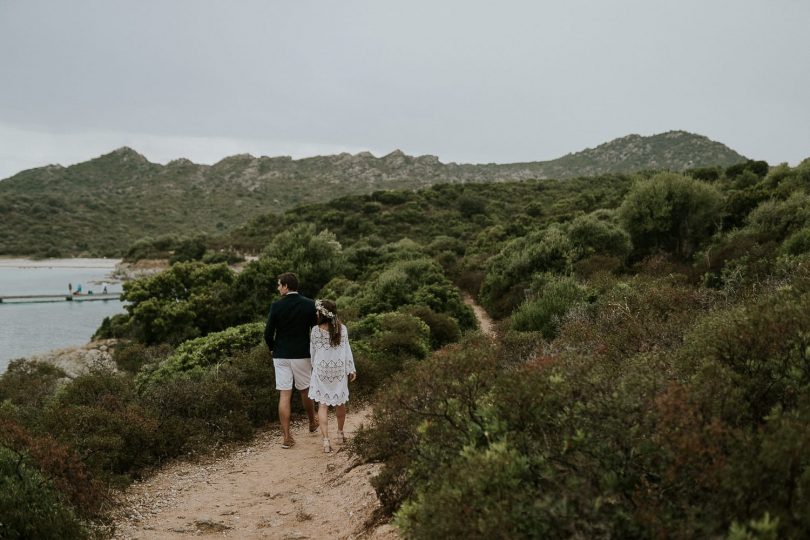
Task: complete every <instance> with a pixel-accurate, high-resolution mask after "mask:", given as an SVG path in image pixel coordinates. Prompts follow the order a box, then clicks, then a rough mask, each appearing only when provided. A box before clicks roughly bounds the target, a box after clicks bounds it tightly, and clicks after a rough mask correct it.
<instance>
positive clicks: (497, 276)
mask: <svg viewBox="0 0 810 540" xmlns="http://www.w3.org/2000/svg"><path fill="white" fill-rule="evenodd" d="M572 256H573V245H572V244H571V240H570V239H569V238H568V235H566V234H565V232H563V231H562V229H560V228H559V227H556V226H551V227H549V228H548V229H545V230H542V231H534V232H531V233H529V234H528V235H526V236H524V237H522V238H517V239H515V240H512V241H510V242H508V243H507V244H506V245H505V246H504V248H503V249H502V250H501V252H500V253H499V254H498V255H496V256H494V257H492V258H491V259H490V260H489V261H488V263H487V268H486V275H485V276H484V281H483V283H482V284H481V290H480V293H479V299H480V301H481V303H482V305H483V306H484V307H485V308H486V309H487V311H489V312H490V313H491V314H492V315H493V316H495V317H505V316H506V315H508V314H509V313H510V312H511V311H512V309H514V308H515V307H516V306H517V305H518V304H519V303H520V302H521V301H522V300H523V297H524V290H525V289H526V288H527V287H528V285H529V283H530V281H531V279H532V276H533V275H534V274H538V273H543V272H554V273H567V272H568V270H569V269H570V267H571V260H572Z"/></svg>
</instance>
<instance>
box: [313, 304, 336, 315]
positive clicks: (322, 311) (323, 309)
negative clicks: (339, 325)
mask: <svg viewBox="0 0 810 540" xmlns="http://www.w3.org/2000/svg"><path fill="white" fill-rule="evenodd" d="M315 311H317V312H318V313H320V314H321V315H323V316H324V317H326V318H329V319H334V318H335V314H334V313H332V312H331V311H329V310H328V309H326V307H324V305H323V302H321V301H320V300H315Z"/></svg>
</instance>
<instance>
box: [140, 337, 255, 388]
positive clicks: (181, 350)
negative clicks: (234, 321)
mask: <svg viewBox="0 0 810 540" xmlns="http://www.w3.org/2000/svg"><path fill="white" fill-rule="evenodd" d="M263 335H264V323H249V324H243V325H241V326H233V327H231V328H228V329H227V330H223V331H222V332H214V333H212V334H208V335H207V336H204V337H200V338H196V339H192V340H189V341H186V342H185V343H183V344H182V345H180V346H179V347H178V348H177V350H176V351H174V353H172V354H171V356H169V357H168V358H166V360H164V361H162V362H160V364H158V365H147V366H145V369H144V370H143V371H142V372H141V373H140V374H139V375H138V377H137V379H136V382H137V384H138V387H139V388H141V389H143V388H145V387H147V386H154V385H157V384H162V383H164V382H166V381H167V380H170V379H173V378H176V377H178V376H183V375H185V376H188V375H192V374H195V373H201V372H204V371H208V370H210V369H211V368H213V367H217V366H218V364H221V363H223V362H227V361H229V360H230V358H231V357H232V356H233V355H234V354H236V353H238V352H242V351H247V350H250V349H252V348H254V347H255V346H256V345H258V344H260V343H261V342H262V337H263Z"/></svg>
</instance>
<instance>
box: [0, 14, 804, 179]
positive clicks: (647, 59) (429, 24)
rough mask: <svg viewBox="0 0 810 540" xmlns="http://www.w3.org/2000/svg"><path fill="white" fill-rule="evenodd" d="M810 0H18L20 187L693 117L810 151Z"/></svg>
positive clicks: (736, 135) (763, 143) (493, 147)
mask: <svg viewBox="0 0 810 540" xmlns="http://www.w3.org/2000/svg"><path fill="white" fill-rule="evenodd" d="M808 28H810V2H808V1H807V0H679V1H674V0H587V1H586V0H565V1H563V0H556V1H544V0H536V1H529V0H526V1H512V0H499V1H497V2H493V1H471V0H464V1H461V0H458V1H457V0H452V1H445V0H432V1H422V0H408V1H385V0H362V1H360V0H358V1H353V0H343V1H326V0H324V1H317V2H316V1H306V0H289V1H271V0H263V1H259V0H255V1H249V0H229V1H205V0H160V1H151V0H137V1H136V0H131V1H115V0H99V1H85V0H71V1H69V2H66V1H63V0H52V1H45V0H0V74H2V79H1V82H0V178H5V177H7V176H10V175H12V174H14V173H16V172H18V171H20V170H22V169H26V168H31V167H37V166H42V165H46V164H49V163H61V164H63V165H68V164H72V163H76V162H80V161H85V160H87V159H90V158H93V157H95V156H98V155H101V154H103V153H106V152H109V151H111V150H113V149H115V148H117V147H120V146H124V145H126V146H131V147H133V148H134V149H136V150H137V151H139V152H141V153H142V154H144V155H145V156H146V157H147V158H149V159H150V160H152V161H156V162H161V163H165V162H166V161H168V160H171V159H174V158H178V157H187V158H189V159H192V160H193V161H195V162H199V163H213V162H216V161H218V160H219V159H221V158H223V157H225V156H228V155H232V154H236V153H251V154H254V155H269V156H275V155H291V156H293V157H296V158H299V157H306V156H312V155H317V154H331V153H336V152H340V151H349V152H358V151H361V150H370V151H372V152H373V153H374V154H375V155H383V154H386V153H388V152H390V151H392V150H394V149H396V148H399V149H401V150H403V151H404V152H406V153H409V154H435V155H438V156H439V157H440V159H441V160H442V161H444V162H448V161H457V162H472V163H479V162H499V163H507V162H515V161H536V160H546V159H552V158H555V157H559V156H561V155H564V154H566V153H568V152H575V151H579V150H582V149H584V148H588V147H593V146H596V145H598V144H600V143H602V142H606V141H608V140H611V139H614V138H616V137H620V136H623V135H627V134H629V133H639V134H642V135H652V134H655V133H660V132H663V131H668V130H673V129H682V130H687V131H692V132H696V133H700V134H702V135H706V136H708V137H710V138H712V139H715V140H718V141H720V142H723V143H725V144H727V145H729V146H730V147H732V148H733V149H735V150H737V151H738V152H740V153H742V154H745V155H747V156H749V157H752V158H757V159H766V160H768V161H769V162H772V163H779V162H783V161H787V162H790V163H791V164H796V163H797V162H799V161H801V160H802V159H804V158H806V157H810V97H808V96H810V32H808V31H807V29H808Z"/></svg>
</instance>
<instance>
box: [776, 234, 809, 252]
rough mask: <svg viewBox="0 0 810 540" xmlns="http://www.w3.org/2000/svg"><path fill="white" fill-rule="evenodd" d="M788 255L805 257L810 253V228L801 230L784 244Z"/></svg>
mask: <svg viewBox="0 0 810 540" xmlns="http://www.w3.org/2000/svg"><path fill="white" fill-rule="evenodd" d="M782 252H783V253H784V254H786V255H794V256H796V255H804V254H805V253H810V228H805V229H801V230H799V231H796V232H795V233H793V234H792V235H790V236H789V237H788V238H787V239H786V240H785V241H784V243H783V244H782Z"/></svg>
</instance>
